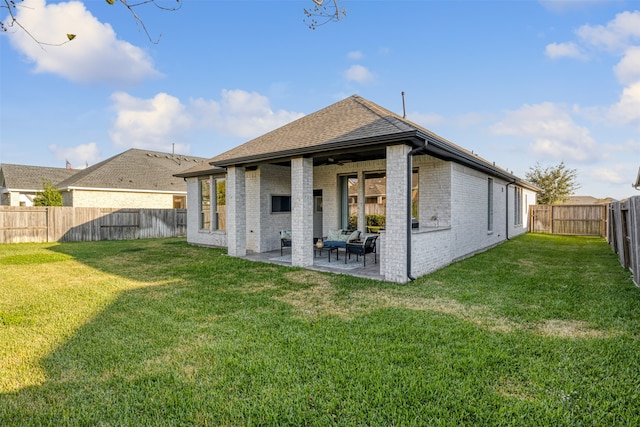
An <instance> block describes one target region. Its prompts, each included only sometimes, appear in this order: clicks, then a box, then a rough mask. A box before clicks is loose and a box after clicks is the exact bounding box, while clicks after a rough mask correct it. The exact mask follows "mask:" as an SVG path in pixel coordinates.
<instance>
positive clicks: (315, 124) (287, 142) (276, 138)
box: [209, 95, 537, 190]
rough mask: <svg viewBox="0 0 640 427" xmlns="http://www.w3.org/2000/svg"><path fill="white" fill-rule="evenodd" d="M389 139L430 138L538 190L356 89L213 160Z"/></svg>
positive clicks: (469, 161)
mask: <svg viewBox="0 0 640 427" xmlns="http://www.w3.org/2000/svg"><path fill="white" fill-rule="evenodd" d="M391 141H398V142H399V141H402V142H404V143H407V142H411V144H412V145H413V146H414V147H420V146H421V145H422V144H424V142H425V141H426V142H428V144H426V145H423V149H424V151H423V152H424V153H429V154H431V155H434V156H436V157H440V158H443V159H445V160H454V161H457V162H460V163H463V164H466V165H469V166H471V167H473V168H475V169H478V170H481V171H484V172H487V173H490V174H494V175H496V176H500V177H502V178H504V179H508V180H514V182H518V183H519V184H521V185H524V186H526V187H528V188H531V189H532V190H537V187H535V186H533V185H532V184H530V183H528V182H526V181H523V180H521V179H520V178H518V177H516V176H515V175H513V174H512V173H511V172H509V171H507V170H506V169H503V168H500V167H499V166H496V165H495V163H491V162H489V161H488V160H486V159H483V158H481V157H480V156H478V155H477V154H474V153H473V152H472V151H469V150H467V149H465V148H463V147H461V146H459V145H456V144H454V143H452V142H451V141H448V140H446V139H445V138H442V137H441V136H439V135H436V134H435V133H433V132H431V131H430V130H428V129H425V128H423V127H421V126H419V125H417V124H415V123H413V122H411V121H409V120H407V119H405V118H403V117H401V116H399V115H397V114H395V113H393V112H391V111H389V110H387V109H385V108H382V107H381V106H379V105H377V104H375V103H373V102H371V101H368V100H366V99H364V98H362V97H360V96H358V95H352V96H350V97H348V98H345V99H343V100H342V101H339V102H336V103H335V104H332V105H330V106H328V107H326V108H323V109H321V110H319V111H316V112H315V113H312V114H309V115H307V116H304V117H302V118H300V119H298V120H295V121H293V122H291V123H289V124H287V125H284V126H282V127H281V128H278V129H275V130H273V131H271V132H269V133H267V134H265V135H262V136H260V137H258V138H255V139H252V140H251V141H249V142H246V143H244V144H242V145H240V146H238V147H236V148H233V149H231V150H229V151H226V152H224V153H222V154H220V155H218V156H216V157H213V158H212V159H211V160H210V161H209V162H210V164H212V165H216V166H230V165H234V164H243V163H251V162H261V161H267V160H274V159H283V160H284V159H286V158H288V157H291V156H294V155H306V154H315V153H322V152H330V151H332V150H340V149H350V150H352V149H358V150H362V151H366V150H368V149H370V148H373V147H374V146H376V145H378V146H379V145H381V144H385V143H388V142H391ZM420 141H422V144H421V142H420Z"/></svg>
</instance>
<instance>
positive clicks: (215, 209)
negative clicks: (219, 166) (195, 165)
mask: <svg viewBox="0 0 640 427" xmlns="http://www.w3.org/2000/svg"><path fill="white" fill-rule="evenodd" d="M199 186H200V195H199V196H200V201H199V203H200V229H201V230H225V229H226V226H227V221H226V212H227V210H226V208H227V206H226V181H225V179H224V178H221V179H214V178H212V177H209V178H206V179H201V180H200V181H199ZM214 188H215V197H213V198H212V196H213V195H214V194H213V189H214ZM212 221H213V222H212Z"/></svg>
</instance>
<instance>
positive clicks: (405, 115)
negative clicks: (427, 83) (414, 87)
mask: <svg viewBox="0 0 640 427" xmlns="http://www.w3.org/2000/svg"><path fill="white" fill-rule="evenodd" d="M402 118H403V119H406V118H407V109H406V108H405V106H404V91H402Z"/></svg>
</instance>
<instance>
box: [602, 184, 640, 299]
mask: <svg viewBox="0 0 640 427" xmlns="http://www.w3.org/2000/svg"><path fill="white" fill-rule="evenodd" d="M609 218H610V219H609V237H608V239H607V240H608V242H609V245H611V249H612V250H613V251H614V252H615V253H616V254H618V259H619V260H620V264H622V266H623V267H625V268H628V269H629V270H631V272H632V273H633V281H634V283H635V284H636V285H637V286H640V196H635V197H631V198H629V199H625V200H622V201H620V202H614V203H610V204H609Z"/></svg>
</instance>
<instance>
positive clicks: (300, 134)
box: [211, 95, 416, 166]
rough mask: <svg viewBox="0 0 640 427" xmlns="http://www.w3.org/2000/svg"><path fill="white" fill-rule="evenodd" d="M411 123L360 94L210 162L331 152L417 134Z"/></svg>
mask: <svg viewBox="0 0 640 427" xmlns="http://www.w3.org/2000/svg"><path fill="white" fill-rule="evenodd" d="M415 130H416V127H415V126H412V125H411V124H410V122H408V121H406V120H403V119H402V118H401V117H399V116H397V115H396V114H394V113H392V112H391V111H389V110H386V109H384V108H382V107H380V106H379V105H376V104H374V103H373V102H370V101H367V100H366V99H364V98H361V97H360V96H358V95H353V96H350V97H349V98H346V99H343V100H342V101H339V102H337V103H335V104H333V105H330V106H329V107H326V108H323V109H322V110H319V111H316V112H315V113H312V114H309V115H307V116H304V117H302V118H300V119H298V120H295V121H293V122H291V123H289V124H287V125H285V126H282V127H280V128H278V129H275V130H273V131H271V132H269V133H267V134H265V135H262V136H260V137H258V138H255V139H253V140H251V141H249V142H246V143H244V144H242V145H240V146H238V147H236V148H233V149H231V150H229V151H227V152H225V153H222V154H220V155H218V156H216V157H214V158H212V159H211V163H212V164H219V165H222V166H224V165H227V164H229V162H230V161H231V162H235V161H240V162H241V161H244V160H248V159H254V158H260V157H261V156H273V155H276V154H277V153H282V154H283V155H286V153H289V152H292V151H296V150H302V149H318V151H321V150H329V149H331V148H332V146H338V145H339V144H340V143H344V142H347V141H356V140H363V139H367V138H377V137H380V136H381V135H384V136H393V135H398V136H400V135H402V134H404V133H406V132H411V131H415Z"/></svg>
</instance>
